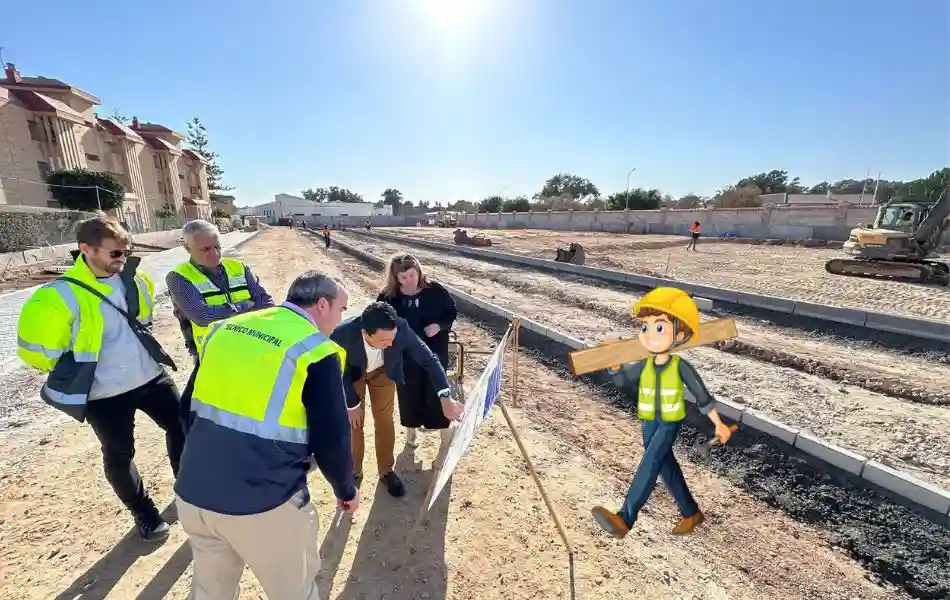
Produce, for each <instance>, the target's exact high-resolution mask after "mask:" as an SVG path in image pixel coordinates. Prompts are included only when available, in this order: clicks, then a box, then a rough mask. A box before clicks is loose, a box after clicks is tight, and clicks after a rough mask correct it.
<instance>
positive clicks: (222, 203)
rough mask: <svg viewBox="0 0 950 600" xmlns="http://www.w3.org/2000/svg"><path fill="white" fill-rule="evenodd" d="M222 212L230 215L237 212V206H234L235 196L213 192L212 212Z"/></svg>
mask: <svg viewBox="0 0 950 600" xmlns="http://www.w3.org/2000/svg"><path fill="white" fill-rule="evenodd" d="M218 211H220V212H222V213H224V214H226V215H228V216H229V217H231V216H233V215H234V213H236V212H237V207H236V206H234V196H231V195H228V194H211V212H212V214H213V213H215V212H218Z"/></svg>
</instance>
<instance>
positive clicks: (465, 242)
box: [453, 229, 491, 248]
mask: <svg viewBox="0 0 950 600" xmlns="http://www.w3.org/2000/svg"><path fill="white" fill-rule="evenodd" d="M453 233H454V235H455V245H456V246H477V247H479V248H483V247H488V246H491V240H490V239H488V238H487V237H485V236H484V235H482V234H481V233H476V234H475V235H474V236H469V235H468V231H466V230H464V229H456V230H455V231H454V232H453Z"/></svg>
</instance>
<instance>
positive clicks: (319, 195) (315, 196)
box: [300, 187, 329, 202]
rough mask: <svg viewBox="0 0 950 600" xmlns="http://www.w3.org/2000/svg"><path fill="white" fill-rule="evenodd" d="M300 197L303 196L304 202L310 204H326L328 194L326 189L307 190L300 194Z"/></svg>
mask: <svg viewBox="0 0 950 600" xmlns="http://www.w3.org/2000/svg"><path fill="white" fill-rule="evenodd" d="M300 195H301V196H303V199H304V200H309V201H311V202H326V201H327V197H328V195H329V192H327V188H322V187H321V188H317V189H313V188H307V189H305V190H302V191H301V192H300Z"/></svg>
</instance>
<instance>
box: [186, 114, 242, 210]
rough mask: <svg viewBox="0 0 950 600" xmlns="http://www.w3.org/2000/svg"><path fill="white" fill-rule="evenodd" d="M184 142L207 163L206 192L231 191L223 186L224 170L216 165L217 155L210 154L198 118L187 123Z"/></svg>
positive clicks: (203, 130)
mask: <svg viewBox="0 0 950 600" xmlns="http://www.w3.org/2000/svg"><path fill="white" fill-rule="evenodd" d="M185 142H186V143H187V144H188V145H189V146H191V149H192V150H194V151H195V152H197V153H198V154H199V155H200V156H201V158H203V159H205V160H206V161H208V164H207V166H206V167H205V169H206V171H207V173H208V191H209V192H211V193H215V192H226V191H228V190H233V189H234V188H233V187H231V186H227V185H224V169H222V168H221V167H220V166H219V165H218V153H217V152H212V151H211V149H210V148H209V143H208V130H207V129H205V126H204V125H202V124H201V121H200V120H199V119H198V117H195V118H194V119H192V120H191V121H189V122H188V133H187V134H186V135H185Z"/></svg>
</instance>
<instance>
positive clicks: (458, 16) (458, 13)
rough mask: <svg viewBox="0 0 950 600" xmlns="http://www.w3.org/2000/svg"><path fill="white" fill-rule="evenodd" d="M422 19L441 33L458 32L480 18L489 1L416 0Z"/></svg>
mask: <svg viewBox="0 0 950 600" xmlns="http://www.w3.org/2000/svg"><path fill="white" fill-rule="evenodd" d="M416 1H417V3H418V5H419V8H420V11H421V12H422V14H423V16H424V18H426V19H428V20H429V21H430V22H431V23H432V25H433V26H434V27H436V28H437V29H439V30H442V31H450V32H459V31H460V30H464V29H467V28H468V27H470V26H471V25H473V24H474V22H475V21H476V20H478V18H479V17H481V15H482V13H483V12H484V10H485V8H487V6H486V5H487V4H489V2H490V0H416Z"/></svg>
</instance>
